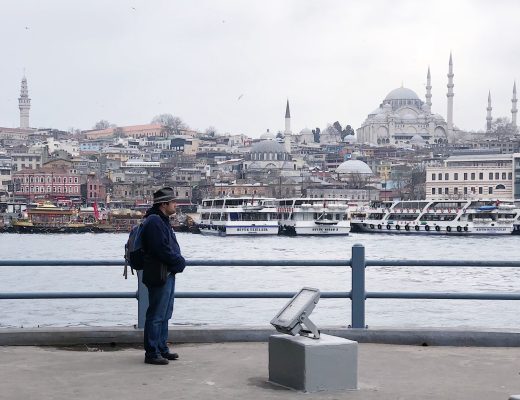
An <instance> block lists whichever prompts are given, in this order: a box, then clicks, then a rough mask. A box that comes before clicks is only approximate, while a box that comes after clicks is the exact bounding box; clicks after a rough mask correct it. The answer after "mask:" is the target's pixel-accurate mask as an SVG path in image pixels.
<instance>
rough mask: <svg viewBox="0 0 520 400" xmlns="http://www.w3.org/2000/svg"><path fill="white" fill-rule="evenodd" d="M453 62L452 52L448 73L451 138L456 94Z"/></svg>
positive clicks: (449, 131)
mask: <svg viewBox="0 0 520 400" xmlns="http://www.w3.org/2000/svg"><path fill="white" fill-rule="evenodd" d="M453 76H454V75H453V61H452V58H451V52H450V64H449V71H448V85H447V86H448V93H447V94H446V96H447V97H448V115H447V117H448V120H447V123H448V137H450V136H451V135H452V134H453V96H455V94H454V93H453V86H455V85H454V84H453Z"/></svg>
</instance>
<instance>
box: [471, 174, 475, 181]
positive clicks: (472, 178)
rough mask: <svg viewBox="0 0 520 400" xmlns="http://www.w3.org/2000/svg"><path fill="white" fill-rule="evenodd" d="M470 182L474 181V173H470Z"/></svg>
mask: <svg viewBox="0 0 520 400" xmlns="http://www.w3.org/2000/svg"><path fill="white" fill-rule="evenodd" d="M471 180H472V181H474V180H475V173H474V172H472V173H471Z"/></svg>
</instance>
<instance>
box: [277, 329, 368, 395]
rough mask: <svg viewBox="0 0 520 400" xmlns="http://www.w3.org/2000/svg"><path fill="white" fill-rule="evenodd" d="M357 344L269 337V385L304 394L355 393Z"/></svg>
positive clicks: (327, 338) (324, 338)
mask: <svg viewBox="0 0 520 400" xmlns="http://www.w3.org/2000/svg"><path fill="white" fill-rule="evenodd" d="M357 348H358V346H357V342H354V341H352V340H347V339H343V338H340V337H336V336H329V335H321V337H320V339H311V338H307V337H304V336H289V335H272V336H270V337H269V381H270V382H273V383H276V384H278V385H282V386H286V387H288V388H291V389H296V390H303V391H305V392H318V391H322V390H323V391H324V390H345V389H350V390H353V389H357V354H358V351H357Z"/></svg>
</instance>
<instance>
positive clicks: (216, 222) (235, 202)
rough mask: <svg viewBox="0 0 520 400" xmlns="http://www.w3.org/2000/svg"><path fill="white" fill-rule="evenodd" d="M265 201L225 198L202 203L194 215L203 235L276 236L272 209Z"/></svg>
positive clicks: (276, 221)
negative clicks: (196, 216)
mask: <svg viewBox="0 0 520 400" xmlns="http://www.w3.org/2000/svg"><path fill="white" fill-rule="evenodd" d="M269 200H272V199H265V198H253V197H225V198H213V199H204V200H202V204H201V205H200V206H199V207H198V209H197V211H198V214H199V215H200V221H199V223H198V224H197V227H198V228H199V230H200V233H202V234H203V235H218V236H230V235H233V236H241V235H277V234H278V216H277V213H276V208H274V207H273V206H272V204H271V205H269Z"/></svg>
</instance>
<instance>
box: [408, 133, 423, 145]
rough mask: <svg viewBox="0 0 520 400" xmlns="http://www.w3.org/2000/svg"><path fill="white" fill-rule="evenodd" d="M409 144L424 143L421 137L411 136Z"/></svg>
mask: <svg viewBox="0 0 520 400" xmlns="http://www.w3.org/2000/svg"><path fill="white" fill-rule="evenodd" d="M410 142H417V143H424V139H423V138H422V136H421V135H417V134H416V135H413V137H412V138H411V139H410Z"/></svg>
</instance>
